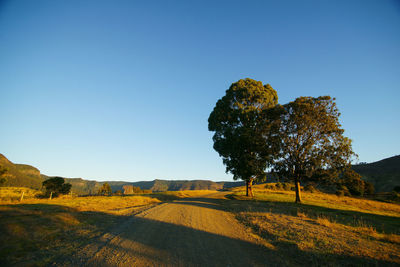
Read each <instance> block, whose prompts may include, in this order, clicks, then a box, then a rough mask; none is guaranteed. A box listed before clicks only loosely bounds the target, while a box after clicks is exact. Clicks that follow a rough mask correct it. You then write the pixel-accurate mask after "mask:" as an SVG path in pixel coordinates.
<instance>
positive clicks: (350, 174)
mask: <svg viewBox="0 0 400 267" xmlns="http://www.w3.org/2000/svg"><path fill="white" fill-rule="evenodd" d="M339 185H343V186H345V187H346V188H348V190H349V192H350V194H351V195H354V196H364V195H365V194H373V193H374V187H373V185H372V184H371V183H368V182H365V181H363V180H362V179H361V175H359V174H358V173H356V172H355V171H354V170H352V169H347V170H345V171H344V172H343V174H342V177H341V179H340V180H339Z"/></svg>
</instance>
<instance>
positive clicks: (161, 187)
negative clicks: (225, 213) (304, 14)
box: [0, 154, 243, 195]
mask: <svg viewBox="0 0 400 267" xmlns="http://www.w3.org/2000/svg"><path fill="white" fill-rule="evenodd" d="M0 166H3V167H5V168H7V169H8V172H7V173H6V174H5V177H6V178H7V183H6V186H17V187H29V188H33V189H40V188H41V187H42V182H43V181H44V180H46V179H49V178H51V177H52V176H47V175H44V174H41V173H40V171H39V170H38V169H37V168H35V167H32V166H30V165H25V164H15V163H12V162H11V161H9V160H8V159H7V158H6V157H5V156H4V155H3V154H0ZM63 178H64V177H63ZM64 179H65V182H67V183H70V184H71V185H72V191H73V192H74V193H76V194H79V195H87V194H95V193H97V191H98V190H99V189H100V187H101V186H102V185H103V184H104V183H108V184H109V185H110V186H111V189H112V190H113V191H114V192H115V191H116V190H122V191H123V188H122V187H123V186H124V185H133V186H136V187H140V188H141V189H148V190H152V191H179V190H221V189H225V188H230V187H234V186H240V185H243V182H240V181H239V182H214V181H210V180H159V179H156V180H153V181H140V182H124V181H105V182H98V181H91V180H85V179H82V178H64Z"/></svg>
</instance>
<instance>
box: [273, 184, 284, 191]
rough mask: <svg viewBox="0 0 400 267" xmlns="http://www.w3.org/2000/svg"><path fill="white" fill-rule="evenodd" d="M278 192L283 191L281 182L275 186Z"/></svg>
mask: <svg viewBox="0 0 400 267" xmlns="http://www.w3.org/2000/svg"><path fill="white" fill-rule="evenodd" d="M275 188H276V190H282V189H283V184H282V183H281V182H278V183H276V184H275Z"/></svg>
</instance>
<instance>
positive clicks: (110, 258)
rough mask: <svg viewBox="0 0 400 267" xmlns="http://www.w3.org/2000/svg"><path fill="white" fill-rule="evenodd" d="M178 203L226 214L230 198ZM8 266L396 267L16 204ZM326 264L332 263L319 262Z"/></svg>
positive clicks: (3, 224)
mask: <svg viewBox="0 0 400 267" xmlns="http://www.w3.org/2000/svg"><path fill="white" fill-rule="evenodd" d="M196 200H197V201H193V200H185V201H177V203H176V204H183V205H197V206H200V207H205V208H216V209H221V210H226V208H225V207H223V203H224V201H226V200H212V199H211V200H210V199H201V198H197V199H196ZM0 234H1V236H2V241H3V242H2V244H1V245H0V263H1V265H2V266H15V265H25V266H26V265H45V266H52V265H54V266H115V265H119V266H142V265H152V266H160V265H164V266H296V265H304V264H311V265H321V264H323V265H330V264H329V260H331V259H334V261H333V262H335V263H340V265H342V263H343V265H348V264H346V263H349V262H350V263H354V262H356V263H357V265H360V264H362V265H364V264H365V265H391V264H392V263H390V262H386V261H375V260H370V259H365V258H358V257H352V256H340V255H331V254H326V255H318V257H316V255H315V253H313V252H306V251H302V250H300V249H299V248H297V246H295V245H294V244H290V243H287V242H280V241H277V242H275V243H274V244H273V246H274V247H270V248H267V247H265V246H262V245H258V244H254V243H251V242H248V241H245V240H239V239H234V238H231V237H227V236H222V235H218V234H213V233H209V232H206V231H201V230H197V229H193V228H190V227H186V226H182V225H176V224H171V223H166V222H161V221H156V220H150V219H146V218H142V217H139V216H118V215H112V214H106V213H102V212H81V211H78V210H75V209H72V208H67V207H64V206H57V205H46V204H29V205H28V204H26V205H10V206H8V207H7V209H4V210H1V212H0ZM321 259H326V260H327V261H326V262H324V261H321Z"/></svg>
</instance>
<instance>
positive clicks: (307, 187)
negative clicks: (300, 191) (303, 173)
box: [304, 183, 318, 193]
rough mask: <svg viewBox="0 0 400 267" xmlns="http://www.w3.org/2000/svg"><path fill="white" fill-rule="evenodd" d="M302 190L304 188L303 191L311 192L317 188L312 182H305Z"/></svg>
mask: <svg viewBox="0 0 400 267" xmlns="http://www.w3.org/2000/svg"><path fill="white" fill-rule="evenodd" d="M304 190H305V191H308V192H311V193H315V192H317V191H318V190H317V189H316V188H315V187H314V184H313V183H309V184H307V185H306V186H305V187H304Z"/></svg>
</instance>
